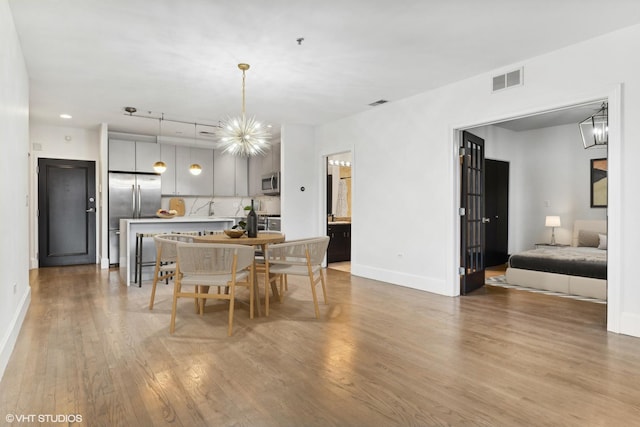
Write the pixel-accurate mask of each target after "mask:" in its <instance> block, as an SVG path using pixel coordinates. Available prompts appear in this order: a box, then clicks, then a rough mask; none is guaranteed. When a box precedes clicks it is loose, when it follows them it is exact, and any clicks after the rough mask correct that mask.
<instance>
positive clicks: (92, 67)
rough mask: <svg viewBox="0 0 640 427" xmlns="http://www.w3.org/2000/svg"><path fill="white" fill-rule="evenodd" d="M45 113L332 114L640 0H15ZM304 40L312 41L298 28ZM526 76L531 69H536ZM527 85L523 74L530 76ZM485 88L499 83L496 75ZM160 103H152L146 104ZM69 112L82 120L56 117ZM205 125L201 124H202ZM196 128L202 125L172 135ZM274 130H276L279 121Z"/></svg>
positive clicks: (404, 93)
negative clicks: (243, 87) (127, 108)
mask: <svg viewBox="0 0 640 427" xmlns="http://www.w3.org/2000/svg"><path fill="white" fill-rule="evenodd" d="M9 5H10V7H11V10H12V12H13V16H14V21H15V24H16V27H17V31H18V35H19V37H20V41H21V45H22V49H23V53H24V56H25V58H26V65H27V69H28V73H29V76H30V79H31V88H30V91H31V93H30V97H31V106H30V109H31V111H30V114H31V117H32V119H33V120H34V121H36V122H38V123H43V124H53V125H63V126H76V127H89V128H91V127H95V126H96V125H97V124H99V123H101V122H106V123H108V124H109V129H110V130H115V131H120V132H134V133H148V134H157V132H158V122H157V121H154V120H145V119H141V118H135V117H127V116H125V115H124V112H123V108H124V107H125V106H133V107H136V108H137V109H138V112H139V113H142V114H151V115H159V114H160V113H164V114H165V117H166V118H173V119H177V120H186V121H197V122H202V123H210V124H217V123H218V121H219V120H222V119H224V118H225V117H226V116H228V115H237V114H238V113H239V112H240V109H241V81H242V73H241V72H240V70H238V68H237V64H238V63H240V62H247V63H249V64H250V65H251V69H250V70H249V71H248V72H247V80H246V98H247V99H246V101H247V113H248V115H255V116H257V118H258V119H259V120H262V121H264V122H267V123H271V124H273V126H274V129H279V126H280V125H281V124H282V123H305V124H321V123H325V122H329V121H332V120H336V119H339V118H341V117H345V116H348V115H351V114H354V113H358V112H361V111H365V110H367V109H370V108H384V107H370V106H369V105H368V104H369V103H372V102H374V101H377V100H379V99H386V100H389V101H390V102H394V101H396V100H398V99H401V98H405V97H409V96H412V95H414V94H417V93H421V92H424V91H427V90H429V89H432V88H435V87H438V86H442V85H445V84H448V83H451V82H455V81H458V80H461V79H464V78H467V77H471V76H474V75H477V74H479V73H483V72H486V71H489V70H493V69H497V68H501V67H505V66H507V65H513V64H516V65H517V63H518V62H519V61H522V60H524V59H526V58H531V57H533V56H536V55H540V54H543V53H545V52H549V51H552V50H556V49H559V48H561V47H564V46H567V45H570V44H574V43H577V42H579V41H582V40H585V39H588V38H592V37H595V36H598V35H600V34H604V33H607V32H610V31H613V30H616V29H619V28H623V27H626V26H629V25H634V24H636V23H638V22H640V1H638V0H610V1H608V2H606V7H605V3H603V2H602V1H601V0H483V1H478V0H403V1H400V0H340V1H338V0H322V1H317V0H314V1H310V0H271V1H265V0H243V1H230V0H188V1H185V0H183V1H176V0H9ZM301 37H303V38H304V41H302V43H301V44H298V43H297V41H296V39H298V38H301ZM525 73H526V70H525ZM525 82H526V80H525ZM487 87H490V83H489V82H487ZM149 112H150V113H149ZM61 113H68V114H71V115H72V116H73V118H72V119H71V120H67V121H64V122H63V121H62V119H60V118H59V117H58V116H59V114H61ZM198 131H200V129H198ZM175 132H181V135H183V136H186V137H193V135H194V127H193V126H174V125H169V124H168V123H166V124H165V125H163V134H166V133H175ZM276 133H277V132H276Z"/></svg>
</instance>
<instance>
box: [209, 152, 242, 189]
mask: <svg viewBox="0 0 640 427" xmlns="http://www.w3.org/2000/svg"><path fill="white" fill-rule="evenodd" d="M248 168H249V160H248V159H247V158H246V157H238V156H232V155H230V154H224V153H223V152H222V150H216V151H214V154H213V194H215V195H216V196H236V197H246V196H248V195H249V193H248V191H249V189H248Z"/></svg>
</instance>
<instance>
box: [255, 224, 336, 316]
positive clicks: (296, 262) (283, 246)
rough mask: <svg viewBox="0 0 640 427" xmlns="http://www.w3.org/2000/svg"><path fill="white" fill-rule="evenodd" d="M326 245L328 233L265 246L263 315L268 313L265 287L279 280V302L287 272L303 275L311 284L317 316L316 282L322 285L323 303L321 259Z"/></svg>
mask: <svg viewBox="0 0 640 427" xmlns="http://www.w3.org/2000/svg"><path fill="white" fill-rule="evenodd" d="M328 246H329V236H322V237H315V238H311V239H300V240H292V241H289V242H285V243H276V244H273V245H269V246H268V247H267V250H266V253H265V261H266V262H265V299H264V301H265V314H266V315H267V316H268V315H269V287H270V286H271V283H273V282H275V281H276V280H281V282H280V301H282V299H283V292H282V291H283V289H282V284H283V282H282V280H283V279H285V278H286V276H287V275H290V274H291V275H294V276H307V277H309V282H310V284H311V294H312V295H313V305H314V308H315V312H316V318H320V308H319V307H318V296H317V295H316V285H317V284H318V283H319V282H320V283H321V284H322V295H323V297H324V303H325V304H326V303H327V288H326V283H325V277H324V271H323V270H322V261H323V259H324V256H325V254H326V252H327V247H328Z"/></svg>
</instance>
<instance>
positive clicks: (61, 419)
mask: <svg viewBox="0 0 640 427" xmlns="http://www.w3.org/2000/svg"><path fill="white" fill-rule="evenodd" d="M5 420H6V421H7V422H8V423H13V422H16V423H36V422H37V423H68V424H71V423H81V422H82V415H80V414H7V416H6V417H5Z"/></svg>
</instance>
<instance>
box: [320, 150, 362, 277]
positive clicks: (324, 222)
mask: <svg viewBox="0 0 640 427" xmlns="http://www.w3.org/2000/svg"><path fill="white" fill-rule="evenodd" d="M341 154H349V155H350V157H351V160H350V161H351V227H352V229H351V235H353V216H354V215H353V214H354V212H353V206H354V201H355V198H356V196H355V191H354V183H355V155H354V150H353V148H351V149H348V150H341V151H335V152H330V153H327V154H322V163H323V166H322V176H323V178H322V182H321V191H322V200H323V201H324V202H323V203H325V204H326V201H327V175H328V174H327V172H328V170H327V165H328V161H329V157H332V156H338V155H341ZM326 211H327V209H326V206H325V207H323V208H322V212H323V215H322V217H323V219H322V227H321V232H322V233H323V235H324V236H326V235H327V233H328V222H329V221H328V217H327V213H326ZM350 252H351V255H350V256H349V258H350V262H351V263H352V264H353V261H354V253H355V251H354V250H353V244H352V245H351V248H350ZM327 264H328V262H327V257H326V256H325V259H324V264H323V265H324V266H325V267H326V266H327Z"/></svg>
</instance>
